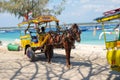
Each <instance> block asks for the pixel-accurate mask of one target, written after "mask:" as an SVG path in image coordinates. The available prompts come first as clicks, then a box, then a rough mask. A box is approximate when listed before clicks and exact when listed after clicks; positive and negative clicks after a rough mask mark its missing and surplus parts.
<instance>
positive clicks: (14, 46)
mask: <svg viewBox="0 0 120 80" xmlns="http://www.w3.org/2000/svg"><path fill="white" fill-rule="evenodd" d="M7 48H8V50H9V51H19V50H20V46H19V45H17V44H11V43H10V44H8V46H7Z"/></svg>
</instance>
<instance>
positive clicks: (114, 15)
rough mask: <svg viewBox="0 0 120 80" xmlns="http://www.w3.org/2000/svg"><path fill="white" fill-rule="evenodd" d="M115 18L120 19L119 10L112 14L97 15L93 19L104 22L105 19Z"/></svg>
mask: <svg viewBox="0 0 120 80" xmlns="http://www.w3.org/2000/svg"><path fill="white" fill-rule="evenodd" d="M115 19H120V12H118V13H115V14H112V15H108V16H102V17H98V18H96V19H95V20H96V21H97V22H99V23H100V22H105V21H110V20H115Z"/></svg>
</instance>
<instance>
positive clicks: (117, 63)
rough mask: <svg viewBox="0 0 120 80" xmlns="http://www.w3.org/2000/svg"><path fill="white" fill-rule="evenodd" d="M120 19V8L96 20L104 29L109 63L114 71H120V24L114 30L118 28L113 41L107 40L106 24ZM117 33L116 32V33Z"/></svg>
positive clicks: (105, 13)
mask: <svg viewBox="0 0 120 80" xmlns="http://www.w3.org/2000/svg"><path fill="white" fill-rule="evenodd" d="M119 19H120V8H118V9H114V10H110V11H107V12H104V16H102V17H99V18H96V19H95V20H96V21H97V22H98V23H102V29H103V33H104V41H105V45H106V49H107V54H106V58H107V62H108V64H109V65H110V67H111V69H112V70H115V71H120V22H118V25H117V26H116V27H113V28H114V29H116V28H118V31H117V34H118V35H116V38H115V39H113V40H110V39H107V35H106V32H105V26H104V25H105V23H106V22H108V21H113V20H119ZM114 33H116V32H114Z"/></svg>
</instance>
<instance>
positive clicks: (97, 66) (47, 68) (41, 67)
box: [0, 44, 120, 80]
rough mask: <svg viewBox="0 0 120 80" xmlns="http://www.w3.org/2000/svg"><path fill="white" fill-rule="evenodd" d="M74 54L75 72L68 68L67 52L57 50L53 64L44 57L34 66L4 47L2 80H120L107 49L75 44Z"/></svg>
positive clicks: (0, 67) (0, 53) (0, 65)
mask: <svg viewBox="0 0 120 80" xmlns="http://www.w3.org/2000/svg"><path fill="white" fill-rule="evenodd" d="M75 46H76V48H75V49H72V51H71V58H70V59H71V68H70V69H68V68H67V67H66V58H65V50H64V49H54V57H53V58H52V62H51V64H48V63H47V62H46V58H45V55H44V53H40V54H36V58H37V61H35V62H30V61H29V59H28V58H27V57H26V56H25V55H24V51H23V50H21V51H8V50H7V47H5V46H0V74H1V75H0V80H120V75H119V74H120V72H117V71H112V70H111V69H110V65H109V64H108V63H107V60H106V49H105V46H104V45H89V44H75Z"/></svg>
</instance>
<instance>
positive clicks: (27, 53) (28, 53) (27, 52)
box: [26, 47, 35, 62]
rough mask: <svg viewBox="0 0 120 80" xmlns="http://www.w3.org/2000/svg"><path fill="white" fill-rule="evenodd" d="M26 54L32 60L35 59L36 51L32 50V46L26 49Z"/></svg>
mask: <svg viewBox="0 0 120 80" xmlns="http://www.w3.org/2000/svg"><path fill="white" fill-rule="evenodd" d="M26 55H27V57H28V58H29V59H30V61H31V62H33V61H35V52H34V51H33V50H32V48H31V47H28V48H27V49H26Z"/></svg>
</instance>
